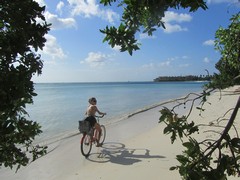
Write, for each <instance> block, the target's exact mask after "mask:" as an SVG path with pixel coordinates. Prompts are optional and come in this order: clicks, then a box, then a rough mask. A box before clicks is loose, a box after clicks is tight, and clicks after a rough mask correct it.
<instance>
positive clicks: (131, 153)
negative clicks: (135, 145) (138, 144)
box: [87, 142, 165, 165]
mask: <svg viewBox="0 0 240 180" xmlns="http://www.w3.org/2000/svg"><path fill="white" fill-rule="evenodd" d="M152 158H155V159H160V158H165V157H164V156H159V155H151V154H150V150H148V149H130V148H126V147H125V145H124V144H122V143H117V142H108V143H104V144H103V146H102V148H101V149H100V150H99V152H97V153H92V154H90V155H89V156H88V158H87V159H88V160H89V161H92V162H98V163H106V162H110V163H115V164H120V165H132V164H134V163H138V162H141V161H142V159H152Z"/></svg>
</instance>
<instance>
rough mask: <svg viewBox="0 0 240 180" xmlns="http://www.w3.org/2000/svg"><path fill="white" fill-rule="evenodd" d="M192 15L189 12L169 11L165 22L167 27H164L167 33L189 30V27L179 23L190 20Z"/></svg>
mask: <svg viewBox="0 0 240 180" xmlns="http://www.w3.org/2000/svg"><path fill="white" fill-rule="evenodd" d="M191 20H192V17H191V16H190V15H189V14H183V13H181V14H178V13H175V12H173V11H167V12H166V13H165V17H164V18H163V22H164V23H165V24H164V25H165V27H166V29H163V31H164V32H166V33H173V32H180V31H187V30H188V29H187V28H185V27H182V26H180V25H179V23H182V22H190V21H191Z"/></svg>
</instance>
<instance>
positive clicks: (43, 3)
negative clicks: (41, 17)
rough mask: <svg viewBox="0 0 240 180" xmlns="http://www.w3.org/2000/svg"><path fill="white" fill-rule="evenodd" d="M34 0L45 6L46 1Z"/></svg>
mask: <svg viewBox="0 0 240 180" xmlns="http://www.w3.org/2000/svg"><path fill="white" fill-rule="evenodd" d="M34 1H36V2H37V3H38V4H39V5H40V6H46V3H45V1H44V0H34Z"/></svg>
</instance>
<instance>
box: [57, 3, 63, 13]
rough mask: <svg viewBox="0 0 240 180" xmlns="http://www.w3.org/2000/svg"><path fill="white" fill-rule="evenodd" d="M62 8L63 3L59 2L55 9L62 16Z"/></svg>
mask: <svg viewBox="0 0 240 180" xmlns="http://www.w3.org/2000/svg"><path fill="white" fill-rule="evenodd" d="M64 6H65V5H64V2H62V1H60V2H59V3H58V4H57V8H56V10H57V12H58V13H60V14H62V8H63V7H64Z"/></svg>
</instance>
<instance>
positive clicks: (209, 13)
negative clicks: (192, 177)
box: [33, 0, 240, 82]
mask: <svg viewBox="0 0 240 180" xmlns="http://www.w3.org/2000/svg"><path fill="white" fill-rule="evenodd" d="M36 1H37V2H39V4H40V5H46V11H45V17H46V20H47V22H49V23H51V24H52V27H51V30H50V31H49V33H48V34H47V35H46V36H45V37H46V39H47V42H46V44H45V47H44V49H43V51H40V52H38V53H40V54H41V55H42V59H43V60H44V67H43V73H42V75H41V76H35V77H34V78H33V80H34V82H115V81H117V82H118V81H152V80H153V79H155V78H157V77H158V76H180V75H206V71H205V69H207V70H208V71H209V72H210V74H212V73H213V72H217V71H216V70H215V63H216V62H217V61H218V60H219V57H220V54H219V52H216V51H215V49H214V43H213V41H214V38H215V32H216V30H217V29H218V28H219V27H224V28H226V27H227V26H228V25H229V19H230V18H231V17H232V15H233V14H236V12H238V11H239V10H240V6H239V2H238V0H208V1H207V5H208V7H209V9H208V10H206V11H204V10H202V9H200V10H199V11H197V12H195V13H189V12H188V11H187V10H184V9H180V10H174V9H169V11H168V12H166V15H165V17H164V22H165V26H166V29H163V28H160V29H158V30H157V31H156V32H154V34H153V36H152V37H147V36H146V35H145V34H140V33H139V34H137V35H136V37H137V39H138V41H139V43H141V44H142V45H141V47H140V48H141V49H140V50H138V51H135V52H134V53H133V55H132V56H130V55H129V54H128V53H127V52H120V51H119V48H117V47H115V48H111V47H110V46H109V45H108V44H107V43H102V40H103V38H104V35H103V34H102V33H100V31H99V29H104V28H105V27H106V25H109V26H111V25H118V24H119V22H120V17H121V14H120V13H121V9H119V8H115V7H103V6H102V5H100V4H99V3H98V2H99V1H97V0H62V1H58V0H54V1H53V0H36Z"/></svg>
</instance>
